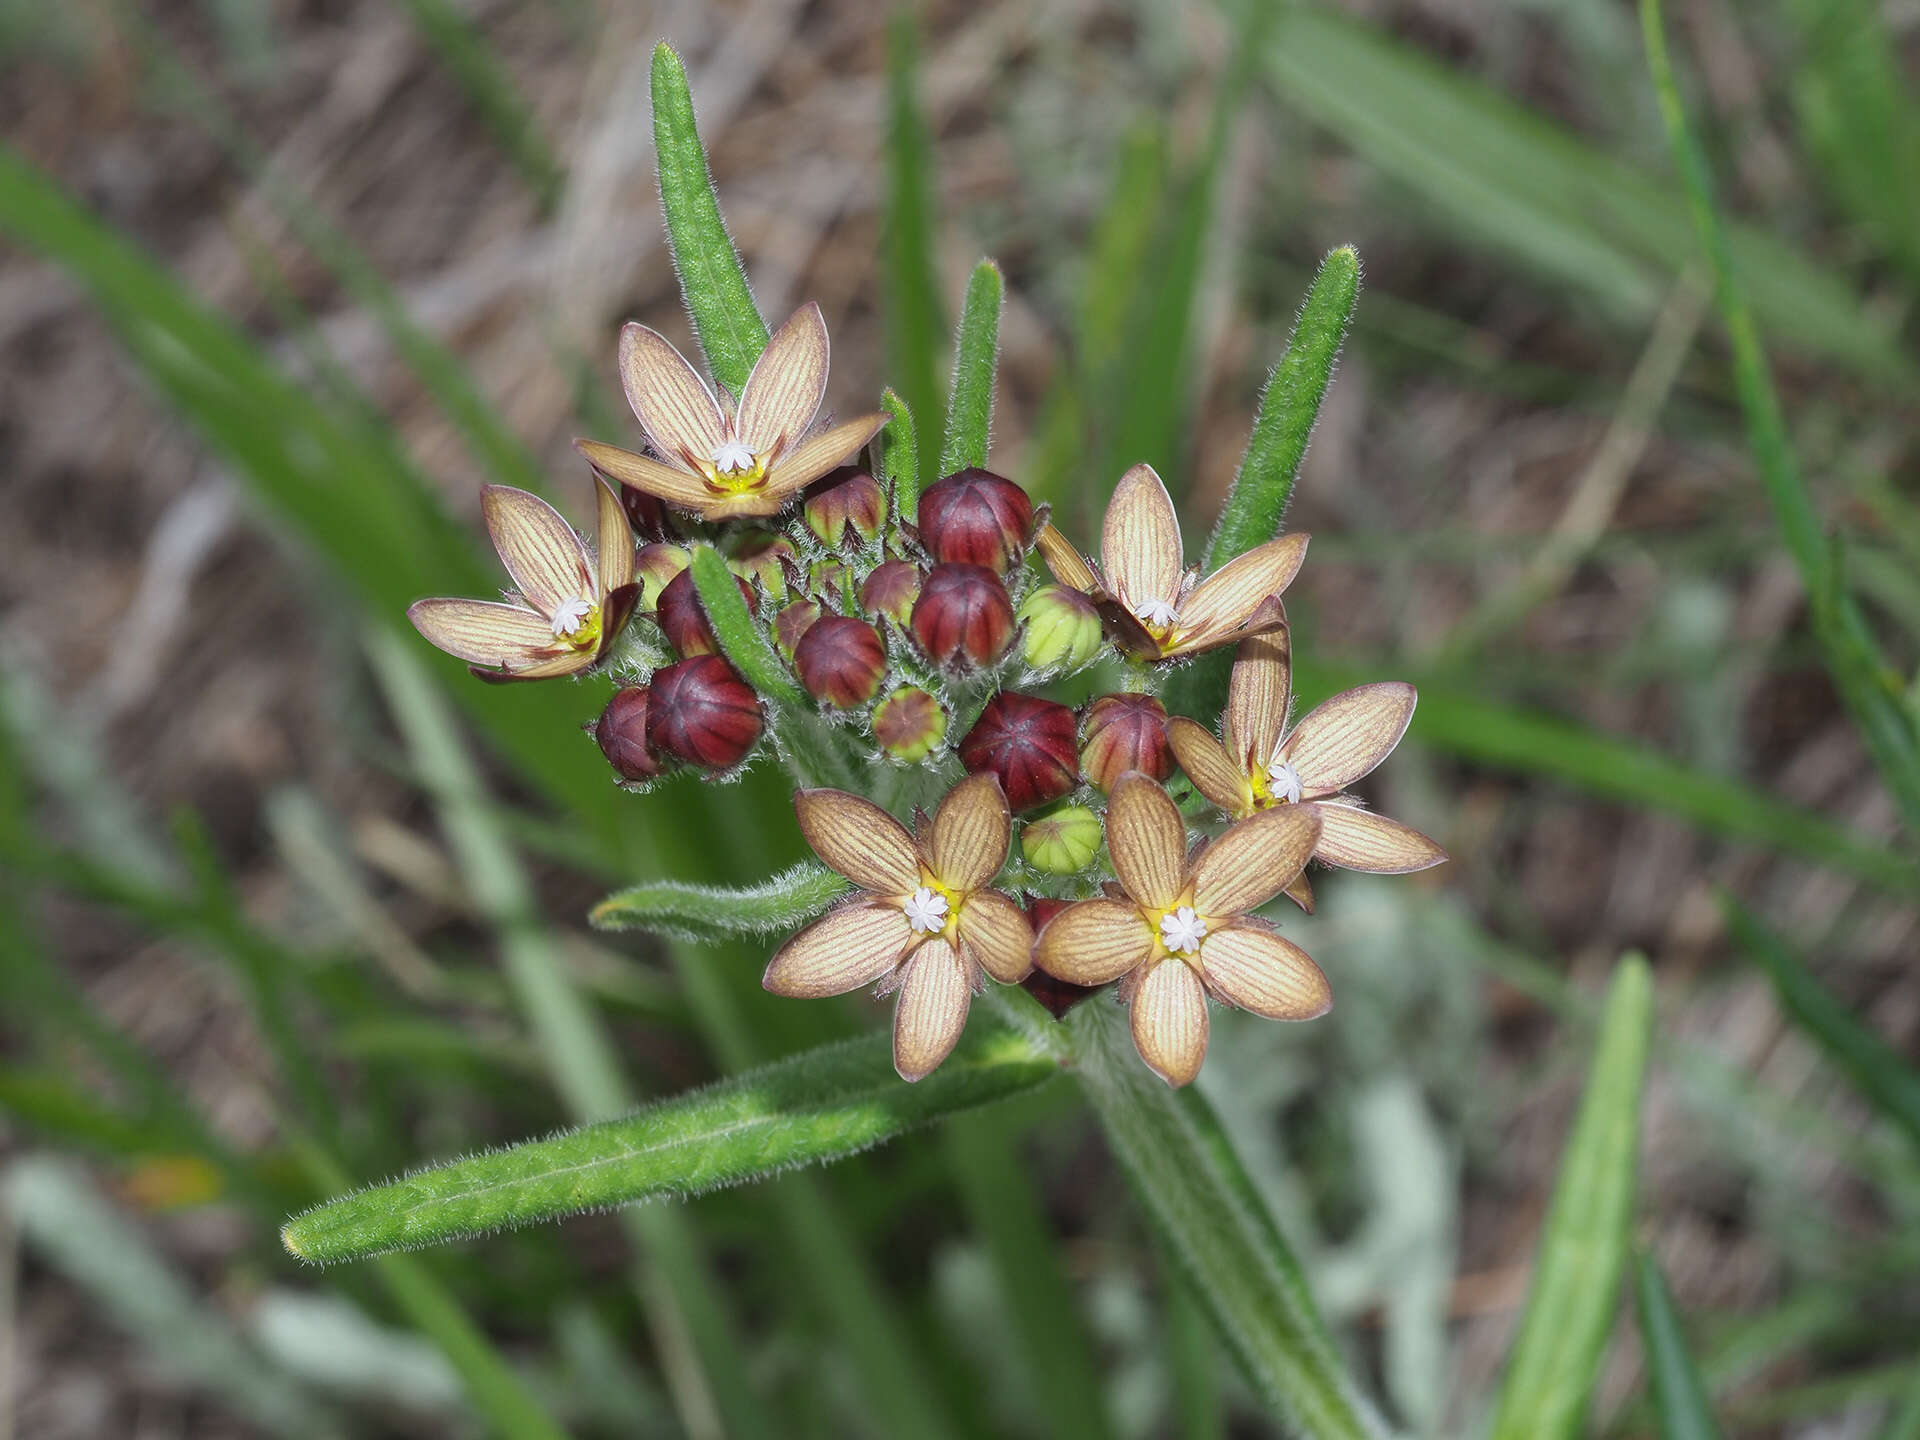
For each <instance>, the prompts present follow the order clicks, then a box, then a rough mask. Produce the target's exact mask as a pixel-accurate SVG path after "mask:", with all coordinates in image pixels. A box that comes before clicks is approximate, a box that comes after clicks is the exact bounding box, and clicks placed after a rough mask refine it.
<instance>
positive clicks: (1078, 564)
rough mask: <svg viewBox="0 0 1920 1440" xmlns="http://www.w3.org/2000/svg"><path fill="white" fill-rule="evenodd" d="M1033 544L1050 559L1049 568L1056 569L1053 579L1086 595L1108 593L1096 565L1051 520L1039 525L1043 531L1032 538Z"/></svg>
mask: <svg viewBox="0 0 1920 1440" xmlns="http://www.w3.org/2000/svg"><path fill="white" fill-rule="evenodd" d="M1033 544H1034V548H1035V549H1036V550H1038V551H1039V552H1040V558H1041V559H1042V560H1044V561H1046V562H1047V569H1049V570H1051V571H1052V572H1053V578H1054V579H1056V580H1058V581H1059V582H1060V583H1061V584H1062V585H1065V586H1066V587H1067V588H1068V589H1070V590H1078V591H1080V592H1081V593H1082V594H1083V595H1100V594H1104V593H1105V587H1104V586H1103V585H1102V584H1101V583H1100V577H1099V576H1098V575H1096V574H1094V573H1093V566H1091V565H1089V564H1088V563H1087V557H1086V556H1084V555H1082V554H1081V553H1080V551H1079V550H1078V549H1077V548H1076V547H1075V546H1074V543H1073V542H1072V541H1071V540H1069V539H1067V537H1066V536H1064V535H1062V534H1061V533H1060V532H1059V531H1058V530H1057V529H1055V528H1054V527H1053V525H1052V524H1051V523H1049V524H1046V525H1042V526H1041V527H1040V533H1039V534H1037V535H1035V536H1034V537H1033Z"/></svg>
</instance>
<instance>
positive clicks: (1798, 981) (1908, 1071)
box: [1720, 895, 1920, 1145]
mask: <svg viewBox="0 0 1920 1440" xmlns="http://www.w3.org/2000/svg"><path fill="white" fill-rule="evenodd" d="M1720 909H1721V912H1722V914H1724V915H1725V916H1726V920H1727V928H1728V929H1729V930H1730V931H1731V932H1732V934H1733V938H1734V942H1735V943H1736V944H1737V945H1739V947H1740V948H1741V949H1742V950H1744V951H1745V952H1746V953H1747V956H1748V958H1749V959H1751V960H1752V961H1753V962H1754V963H1755V964H1756V965H1758V966H1759V967H1760V968H1761V969H1762V970H1764V971H1766V974H1767V978H1768V979H1769V980H1771V981H1772V982H1773V988H1774V991H1775V992H1776V993H1777V994H1778V995H1779V997H1780V1004H1781V1006H1782V1007H1783V1008H1784V1009H1785V1010H1786V1012H1787V1013H1788V1014H1789V1015H1791V1016H1792V1017H1793V1018H1794V1020H1795V1021H1796V1022H1797V1023H1798V1024H1799V1025H1800V1028H1801V1029H1803V1030H1805V1031H1806V1032H1807V1034H1808V1035H1809V1036H1811V1037H1812V1038H1813V1041H1814V1043H1815V1044H1816V1045H1818V1046H1819V1047H1820V1049H1821V1050H1822V1051H1823V1052H1825V1054H1826V1056H1827V1058H1828V1059H1829V1060H1831V1061H1833V1063H1834V1064H1836V1065H1838V1066H1839V1067H1840V1068H1841V1069H1842V1070H1843V1071H1845V1072H1846V1074H1847V1075H1848V1077H1849V1078H1851V1079H1852V1081H1853V1083H1854V1084H1855V1085H1857V1086H1859V1087H1860V1092H1861V1094H1863V1095H1865V1096H1866V1097H1867V1099H1868V1100H1869V1101H1871V1102H1872V1104H1873V1107H1874V1109H1876V1110H1878V1111H1879V1112H1880V1114H1881V1116H1882V1117H1883V1118H1885V1119H1887V1120H1889V1121H1891V1122H1892V1123H1893V1124H1894V1125H1895V1126H1897V1127H1898V1128H1899V1129H1901V1130H1902V1131H1904V1132H1905V1133H1906V1135H1907V1138H1908V1139H1910V1140H1911V1141H1912V1142H1913V1143H1914V1144H1915V1145H1920V1070H1916V1069H1915V1068H1914V1066H1913V1065H1912V1064H1911V1063H1910V1062H1909V1061H1908V1060H1907V1059H1905V1058H1904V1057H1903V1056H1901V1054H1900V1053H1899V1052H1898V1051H1897V1050H1895V1049H1894V1048H1893V1047H1892V1046H1891V1045H1889V1044H1887V1042H1886V1041H1884V1040H1882V1039H1881V1038H1880V1037H1879V1036H1878V1035H1876V1034H1874V1032H1873V1031H1872V1030H1870V1029H1868V1028H1867V1027H1866V1026H1865V1025H1863V1024H1861V1023H1860V1021H1858V1020H1856V1019H1854V1017H1853V1016H1852V1015H1850V1014H1849V1013H1847V1008H1846V1006H1844V1005H1842V1004H1841V1003H1840V1001H1839V1000H1838V999H1837V998H1836V997H1835V996H1834V994H1833V992H1832V991H1831V990H1829V989H1827V987H1826V986H1824V985H1822V984H1821V983H1820V981H1819V980H1818V979H1817V978H1815V976H1814V975H1813V972H1812V971H1810V970H1808V969H1807V967H1806V966H1805V965H1804V964H1803V963H1801V961H1800V958H1799V957H1798V956H1797V955H1795V954H1794V953H1793V952H1792V951H1791V950H1789V949H1788V948H1787V947H1786V946H1785V945H1784V944H1783V943H1781V941H1780V939H1779V937H1778V936H1776V935H1775V934H1774V933H1773V932H1772V931H1770V930H1768V929H1767V928H1766V927H1765V926H1763V925H1762V924H1761V923H1760V921H1759V919H1758V918H1757V917H1755V915H1754V914H1753V912H1752V911H1750V910H1748V909H1747V908H1746V907H1745V906H1744V905H1742V904H1741V903H1740V902H1739V901H1738V900H1736V899H1734V898H1733V897H1732V896H1731V895H1722V896H1721V897H1720Z"/></svg>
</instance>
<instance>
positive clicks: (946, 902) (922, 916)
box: [900, 870, 967, 942]
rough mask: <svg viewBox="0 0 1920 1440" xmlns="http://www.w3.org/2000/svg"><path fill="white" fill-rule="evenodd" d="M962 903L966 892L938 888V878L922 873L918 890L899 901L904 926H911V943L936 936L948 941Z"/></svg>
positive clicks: (964, 900)
mask: <svg viewBox="0 0 1920 1440" xmlns="http://www.w3.org/2000/svg"><path fill="white" fill-rule="evenodd" d="M966 900H967V893H966V891H964V890H955V889H952V888H950V887H948V886H946V885H942V884H941V883H940V881H939V880H938V879H936V878H935V877H934V876H932V875H930V874H928V873H927V872H926V871H925V870H922V871H921V872H920V888H919V889H918V890H915V891H914V892H913V893H912V894H911V895H908V896H907V897H905V898H904V899H903V900H902V901H901V902H900V908H901V909H902V910H903V911H905V912H906V916H907V924H908V925H910V926H911V927H912V930H913V939H914V940H915V942H919V941H922V940H931V939H932V938H933V937H934V936H936V935H944V936H946V937H947V939H948V940H952V939H953V938H954V933H955V931H956V930H957V929H958V927H959V924H960V909H961V907H962V906H963V905H965V904H966Z"/></svg>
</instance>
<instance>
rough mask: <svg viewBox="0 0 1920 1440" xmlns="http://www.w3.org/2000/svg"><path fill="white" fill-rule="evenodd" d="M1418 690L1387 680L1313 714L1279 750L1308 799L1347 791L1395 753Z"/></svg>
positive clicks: (1347, 694)
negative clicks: (1348, 787) (1415, 691)
mask: <svg viewBox="0 0 1920 1440" xmlns="http://www.w3.org/2000/svg"><path fill="white" fill-rule="evenodd" d="M1415 699H1416V696H1415V694H1414V689H1413V686H1411V685H1409V684H1407V683H1406V682H1404V681H1401V680H1383V681H1381V682H1380V683H1379V684H1376V685H1362V686H1360V687H1359V688H1358V689H1356V690H1347V691H1343V692H1342V693H1341V694H1338V695H1336V696H1334V697H1333V698H1332V699H1331V700H1327V701H1323V702H1322V703H1321V704H1319V705H1316V706H1314V707H1313V709H1311V710H1309V711H1308V712H1307V713H1306V715H1305V716H1304V717H1302V719H1301V721H1300V723H1299V724H1298V725H1296V726H1294V727H1293V733H1292V734H1291V735H1289V736H1287V741H1286V744H1284V745H1283V746H1281V747H1280V756H1281V758H1282V759H1283V760H1285V761H1286V762H1287V763H1288V764H1289V765H1291V766H1293V769H1294V773H1295V774H1297V775H1299V777H1300V786H1301V790H1302V792H1303V793H1304V794H1305V796H1306V798H1307V799H1309V800H1317V799H1319V798H1320V797H1321V796H1323V795H1331V794H1333V793H1334V792H1335V791H1336V790H1344V789H1346V788H1347V786H1349V785H1351V784H1353V782H1354V781H1356V780H1358V779H1359V778H1360V777H1361V776H1363V775H1365V774H1367V773H1368V772H1369V771H1371V770H1372V769H1373V768H1374V767H1375V766H1376V765H1378V764H1379V763H1380V762H1381V761H1382V760H1384V759H1386V758H1387V756H1389V755H1391V754H1392V753H1393V747H1394V746H1396V745H1398V744H1399V743H1400V737H1401V736H1402V735H1404V734H1406V733H1407V724H1408V722H1409V721H1411V720H1412V719H1413V706H1414V701H1415Z"/></svg>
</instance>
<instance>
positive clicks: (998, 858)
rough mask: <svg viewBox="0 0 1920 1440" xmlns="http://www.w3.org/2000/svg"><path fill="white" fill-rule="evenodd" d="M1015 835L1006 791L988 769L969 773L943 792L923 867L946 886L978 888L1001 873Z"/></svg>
mask: <svg viewBox="0 0 1920 1440" xmlns="http://www.w3.org/2000/svg"><path fill="white" fill-rule="evenodd" d="M1012 839H1013V818H1012V816H1011V815H1010V813H1009V812H1008V810H1007V797H1006V796H1005V795H1003V794H1001V793H1000V782H999V781H998V780H996V779H994V777H993V776H992V775H985V774H982V775H969V776H968V777H967V778H966V779H964V780H962V781H961V782H960V783H959V784H958V785H956V786H954V787H953V789H951V790H949V791H948V792H947V798H946V799H944V800H942V801H941V802H940V808H939V809H938V810H936V811H934V814H933V824H932V826H931V827H930V828H929V830H928V832H927V868H928V869H929V870H931V871H933V873H934V876H935V878H937V879H938V880H939V881H940V883H941V884H942V885H945V886H946V887H947V888H948V889H950V890H978V889H979V888H980V887H981V886H982V885H985V884H986V883H987V882H988V881H989V880H991V879H993V877H994V876H995V875H997V874H999V873H1000V867H1001V866H1002V865H1004V864H1005V863H1006V860H1007V846H1008V845H1009V844H1010V843H1011V841H1012Z"/></svg>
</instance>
